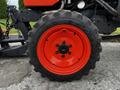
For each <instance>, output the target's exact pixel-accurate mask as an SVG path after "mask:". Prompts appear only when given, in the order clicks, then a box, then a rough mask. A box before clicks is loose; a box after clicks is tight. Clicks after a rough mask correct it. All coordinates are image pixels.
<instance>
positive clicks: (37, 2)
mask: <svg viewBox="0 0 120 90" xmlns="http://www.w3.org/2000/svg"><path fill="white" fill-rule="evenodd" d="M57 2H59V0H24V5H25V6H53V5H54V4H56V3H57Z"/></svg>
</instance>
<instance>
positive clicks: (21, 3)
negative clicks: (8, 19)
mask: <svg viewBox="0 0 120 90" xmlns="http://www.w3.org/2000/svg"><path fill="white" fill-rule="evenodd" d="M23 9H25V7H24V3H23V0H19V10H23Z"/></svg>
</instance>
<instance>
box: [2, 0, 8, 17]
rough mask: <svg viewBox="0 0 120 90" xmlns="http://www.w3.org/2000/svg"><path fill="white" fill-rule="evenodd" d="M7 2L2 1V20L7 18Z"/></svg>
mask: <svg viewBox="0 0 120 90" xmlns="http://www.w3.org/2000/svg"><path fill="white" fill-rule="evenodd" d="M6 11H7V2H6V0H0V19H3V18H6V13H7V12H6Z"/></svg>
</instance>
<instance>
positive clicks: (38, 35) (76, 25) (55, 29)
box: [28, 10, 101, 82]
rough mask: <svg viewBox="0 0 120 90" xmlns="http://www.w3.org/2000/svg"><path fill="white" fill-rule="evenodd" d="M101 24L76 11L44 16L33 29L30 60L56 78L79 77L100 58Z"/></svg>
mask: <svg viewBox="0 0 120 90" xmlns="http://www.w3.org/2000/svg"><path fill="white" fill-rule="evenodd" d="M100 42H101V38H100V36H99V34H98V29H97V27H96V26H95V25H94V24H93V23H92V22H91V21H90V20H89V19H88V18H87V17H85V16H83V15H82V14H80V13H78V12H75V11H73V12H72V11H68V10H62V11H59V12H55V13H51V14H49V15H45V16H43V17H42V18H41V19H40V20H39V21H38V23H37V24H36V25H35V26H34V30H32V31H30V32H29V40H28V48H29V56H30V59H31V60H30V64H32V65H33V66H34V69H35V71H36V72H39V73H41V76H43V77H47V78H49V79H50V80H52V81H59V82H61V81H73V80H79V79H80V78H81V77H82V76H84V75H88V74H89V71H90V70H91V69H94V68H95V64H96V62H97V61H99V59H100V52H101V44H100Z"/></svg>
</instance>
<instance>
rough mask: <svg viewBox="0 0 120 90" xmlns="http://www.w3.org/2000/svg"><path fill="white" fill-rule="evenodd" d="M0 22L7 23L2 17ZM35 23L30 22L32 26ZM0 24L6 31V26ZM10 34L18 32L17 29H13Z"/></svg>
mask: <svg viewBox="0 0 120 90" xmlns="http://www.w3.org/2000/svg"><path fill="white" fill-rule="evenodd" d="M0 22H2V23H6V20H5V19H0ZM34 24H35V22H30V25H31V26H32V27H33V26H34ZM0 26H1V28H2V30H3V31H6V27H5V26H4V25H1V24H0ZM10 34H12V35H13V34H17V30H16V29H15V28H13V29H11V31H10Z"/></svg>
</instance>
